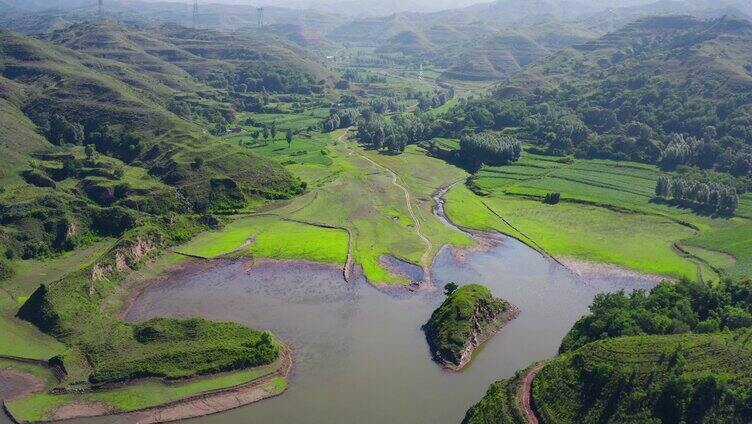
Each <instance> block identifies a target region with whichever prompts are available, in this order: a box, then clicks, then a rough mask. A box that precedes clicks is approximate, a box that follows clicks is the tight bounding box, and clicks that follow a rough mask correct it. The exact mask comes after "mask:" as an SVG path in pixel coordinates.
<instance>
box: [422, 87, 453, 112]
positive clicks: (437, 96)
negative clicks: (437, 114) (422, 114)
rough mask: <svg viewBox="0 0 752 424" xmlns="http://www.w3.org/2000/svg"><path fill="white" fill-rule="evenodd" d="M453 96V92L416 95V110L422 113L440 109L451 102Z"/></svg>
mask: <svg viewBox="0 0 752 424" xmlns="http://www.w3.org/2000/svg"><path fill="white" fill-rule="evenodd" d="M453 96H454V91H450V92H444V91H437V92H434V93H422V92H421V93H419V94H418V95H417V100H418V108H419V109H420V110H422V111H426V110H429V109H433V108H437V107H441V106H443V105H445V104H446V102H447V101H449V100H451V99H452V97H453Z"/></svg>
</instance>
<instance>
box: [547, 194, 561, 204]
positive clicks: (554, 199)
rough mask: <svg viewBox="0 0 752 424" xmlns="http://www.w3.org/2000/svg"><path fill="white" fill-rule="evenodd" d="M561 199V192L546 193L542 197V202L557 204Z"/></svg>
mask: <svg viewBox="0 0 752 424" xmlns="http://www.w3.org/2000/svg"><path fill="white" fill-rule="evenodd" d="M560 201H561V193H548V194H546V197H545V198H544V199H543V203H545V204H547V205H557V204H559V202H560Z"/></svg>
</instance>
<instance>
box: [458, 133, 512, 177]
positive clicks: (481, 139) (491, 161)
mask: <svg viewBox="0 0 752 424" xmlns="http://www.w3.org/2000/svg"><path fill="white" fill-rule="evenodd" d="M521 154H522V143H520V141H519V140H518V139H516V138H515V137H510V136H506V135H500V134H498V133H495V132H490V131H486V132H482V133H478V134H468V135H464V136H462V138H461V139H460V152H459V156H460V161H461V162H462V163H463V164H465V165H467V166H470V167H474V168H477V167H479V166H481V165H484V164H485V165H505V164H508V163H510V162H516V161H517V160H519V158H520V155H521Z"/></svg>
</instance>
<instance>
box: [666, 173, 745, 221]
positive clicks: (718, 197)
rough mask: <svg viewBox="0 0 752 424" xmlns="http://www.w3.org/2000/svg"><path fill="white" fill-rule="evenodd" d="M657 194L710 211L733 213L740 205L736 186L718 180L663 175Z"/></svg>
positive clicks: (725, 213)
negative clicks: (694, 179)
mask: <svg viewBox="0 0 752 424" xmlns="http://www.w3.org/2000/svg"><path fill="white" fill-rule="evenodd" d="M655 194H656V196H657V197H658V198H660V199H664V200H670V201H673V202H677V203H679V204H681V205H684V206H688V207H691V208H693V209H697V210H702V211H705V212H710V213H719V214H724V215H732V214H733V213H734V212H735V211H736V209H737V208H738V207H739V195H738V194H737V192H736V188H734V187H728V186H725V185H723V184H719V183H716V182H699V181H692V180H688V179H685V178H681V177H678V178H670V177H668V176H665V175H663V176H661V177H660V178H659V179H658V183H657V184H656V187H655Z"/></svg>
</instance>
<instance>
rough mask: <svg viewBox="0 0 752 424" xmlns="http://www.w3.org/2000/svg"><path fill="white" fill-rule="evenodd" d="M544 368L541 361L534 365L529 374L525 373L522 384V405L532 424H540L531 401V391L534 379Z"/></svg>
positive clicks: (520, 396) (520, 397)
mask: <svg viewBox="0 0 752 424" xmlns="http://www.w3.org/2000/svg"><path fill="white" fill-rule="evenodd" d="M542 368H543V364H541V363H538V364H535V365H533V367H532V368H530V370H529V371H528V372H527V374H525V378H524V379H523V380H522V385H520V393H519V400H520V405H522V410H523V411H525V417H526V418H527V421H528V422H529V423H530V424H538V416H537V415H535V411H534V410H533V405H532V401H531V392H532V389H533V380H534V379H535V376H536V375H538V373H539V372H540V370H541V369H542Z"/></svg>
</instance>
